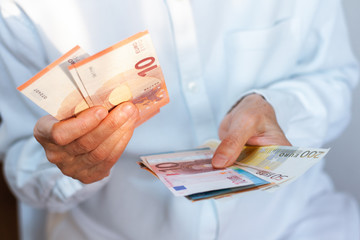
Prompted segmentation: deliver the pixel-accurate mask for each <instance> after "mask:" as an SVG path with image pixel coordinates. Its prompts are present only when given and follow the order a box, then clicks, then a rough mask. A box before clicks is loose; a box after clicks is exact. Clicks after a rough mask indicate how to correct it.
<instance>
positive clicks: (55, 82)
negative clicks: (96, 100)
mask: <svg viewBox="0 0 360 240" xmlns="http://www.w3.org/2000/svg"><path fill="white" fill-rule="evenodd" d="M88 56H89V55H88V54H87V53H86V52H85V51H84V50H82V49H81V48H80V47H79V46H76V47H74V48H73V49H71V50H70V51H69V52H67V53H65V54H64V55H63V56H61V57H60V58H59V59H57V60H55V61H54V62H53V63H51V64H50V65H48V66H47V67H46V68H44V69H43V70H41V71H40V72H39V73H38V74H36V75H35V76H34V77H32V78H31V79H30V80H29V81H27V82H26V83H24V84H23V85H21V86H20V87H18V90H19V91H21V92H22V93H23V94H24V95H25V96H27V97H28V98H29V99H30V100H32V101H33V102H34V103H36V104H37V105H38V106H39V107H41V108H42V109H44V110H45V111H47V112H48V113H50V114H51V115H53V116H54V117H55V118H57V119H58V120H62V119H66V118H69V117H72V116H74V115H75V114H78V113H79V112H81V111H83V110H85V109H87V108H89V105H88V104H87V102H86V101H85V99H84V97H83V96H82V94H81V92H80V90H79V88H78V86H77V83H76V82H75V80H74V79H73V77H72V76H71V74H70V73H69V70H68V66H70V65H71V64H74V63H75V62H77V61H80V60H82V59H85V58H87V57H88Z"/></svg>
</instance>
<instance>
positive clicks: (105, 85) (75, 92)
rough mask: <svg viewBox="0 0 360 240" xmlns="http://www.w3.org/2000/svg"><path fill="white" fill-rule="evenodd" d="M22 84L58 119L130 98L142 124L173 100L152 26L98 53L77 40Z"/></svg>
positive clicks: (24, 90) (110, 105)
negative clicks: (151, 35) (165, 79)
mask: <svg viewBox="0 0 360 240" xmlns="http://www.w3.org/2000/svg"><path fill="white" fill-rule="evenodd" d="M18 90H19V91H21V92H22V93H23V94H24V95H26V96H27V97H28V98H29V99H31V100H32V101H33V102H34V103H36V104H37V105H38V106H40V107H41V108H43V109H44V110H45V111H47V112H48V113H50V114H51V115H53V116H54V117H55V118H57V119H58V120H64V119H67V118H70V117H73V116H76V115H77V114H78V113H80V112H81V111H83V110H85V109H88V108H90V107H92V106H98V105H102V106H104V107H106V108H107V109H108V110H111V109H112V108H113V107H115V106H117V105H118V104H120V103H122V102H125V101H131V102H133V103H134V104H135V105H136V106H137V107H138V109H139V113H140V120H139V121H138V123H137V125H140V124H141V123H143V122H145V121H146V120H147V119H149V118H150V117H152V116H153V115H155V114H156V113H158V112H159V111H160V107H162V106H164V105H165V104H167V103H168V102H169V96H168V92H167V89H166V85H165V81H164V76H163V74H162V70H161V67H160V64H159V61H158V58H157V56H156V53H155V48H154V46H153V44H152V41H151V38H150V35H149V33H148V32H147V31H145V32H140V33H138V34H136V35H134V36H132V37H130V38H128V39H125V40H123V41H121V42H119V43H117V44H115V45H113V46H111V47H109V48H107V49H105V50H103V51H101V52H99V53H97V54H95V55H93V56H90V55H89V54H87V53H86V52H85V51H84V50H82V49H81V48H80V47H79V46H75V47H74V48H73V49H71V50H70V51H69V52H67V53H65V54H64V55H63V56H61V57H60V58H59V59H57V60H56V61H54V62H53V63H51V64H50V65H49V66H47V67H46V68H45V69H43V70H42V71H40V72H39V73H38V74H36V75H35V76H34V77H33V78H31V79H30V80H29V81H27V82H26V83H24V84H23V85H21V86H20V87H18Z"/></svg>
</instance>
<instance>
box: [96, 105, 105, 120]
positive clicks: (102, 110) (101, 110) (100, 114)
mask: <svg viewBox="0 0 360 240" xmlns="http://www.w3.org/2000/svg"><path fill="white" fill-rule="evenodd" d="M107 115H108V111H107V110H106V109H105V108H99V109H98V110H96V112H95V116H96V118H97V119H98V120H99V121H101V120H103V119H104V118H105V117H106V116H107Z"/></svg>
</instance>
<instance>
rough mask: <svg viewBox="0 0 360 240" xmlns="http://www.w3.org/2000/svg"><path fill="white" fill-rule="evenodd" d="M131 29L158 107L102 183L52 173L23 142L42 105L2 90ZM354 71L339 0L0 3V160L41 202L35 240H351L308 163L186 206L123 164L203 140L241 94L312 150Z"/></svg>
mask: <svg viewBox="0 0 360 240" xmlns="http://www.w3.org/2000/svg"><path fill="white" fill-rule="evenodd" d="M145 29H148V30H149V32H150V34H151V36H152V39H153V41H154V45H155V48H156V50H157V54H158V57H159V61H160V63H161V66H162V69H163V71H164V75H165V81H166V84H167V88H168V91H169V95H170V103H169V104H168V105H167V106H165V107H163V108H162V109H161V112H160V114H158V115H156V116H155V117H153V118H152V119H150V120H149V121H147V122H146V123H144V124H143V125H142V126H140V127H139V128H137V129H136V130H135V133H134V136H133V138H132V140H131V141H130V143H129V145H128V147H127V148H126V151H125V153H124V154H123V155H122V156H121V158H120V159H119V161H118V162H117V164H116V165H115V166H114V168H113V169H112V172H111V175H110V176H109V177H108V178H106V179H103V180H101V181H99V182H97V183H94V184H88V185H84V184H81V183H80V182H79V181H77V180H74V179H72V178H69V177H66V176H64V175H62V173H61V172H60V170H59V169H58V168H57V167H56V166H55V165H53V164H51V163H49V162H48V161H47V160H46V157H45V154H44V151H43V149H42V148H41V146H40V145H39V144H38V143H37V142H36V140H35V139H34V138H33V136H32V134H33V133H32V131H33V127H34V125H35V123H36V121H37V120H38V119H39V118H40V117H41V116H43V115H45V114H46V113H44V112H43V111H42V110H41V109H39V108H38V107H37V106H35V105H34V104H33V103H31V102H30V101H29V100H27V99H26V98H25V97H24V96H22V95H21V94H20V93H19V92H18V91H17V90H16V87H17V86H19V85H21V84H22V83H24V82H25V81H26V80H28V79H29V78H31V77H32V76H33V75H34V74H36V73H37V72H38V71H39V70H41V69H42V68H44V67H45V66H46V65H47V64H49V63H50V62H52V61H53V60H55V59H57V58H58V57H59V56H61V55H62V54H63V53H65V52H67V51H68V50H70V49H71V48H72V47H73V46H75V45H76V44H78V45H80V46H81V47H82V48H84V49H85V50H86V51H88V52H89V53H90V54H94V53H96V52H98V51H100V50H102V49H104V48H106V47H108V46H110V45H113V44H114V43H116V42H118V41H120V40H122V39H124V38H127V37H129V36H131V35H133V34H135V33H137V32H140V31H143V30H145ZM357 78H358V75H357V63H356V61H355V60H354V58H353V56H352V54H351V51H350V49H349V45H348V39H347V33H346V30H345V26H344V21H343V16H342V12H341V5H340V1H339V0H292V1H290V0H263V1H254V0H242V1H240V0H239V1H235V0H233V1H231V0H225V1H216V0H162V1H161V0H153V1H150V0H131V1H119V0H104V1H95V0H87V1H85V0H78V1H74V0H62V1H55V0H46V1H45V0H33V1H25V0H18V1H12V0H0V114H1V117H2V119H3V122H2V125H1V127H0V154H3V155H4V156H5V174H6V177H7V180H8V182H9V184H10V186H11V188H12V190H13V191H14V192H15V194H16V195H17V196H18V198H19V199H21V201H23V202H25V203H27V204H29V205H32V206H35V207H42V208H46V209H47V212H48V216H47V217H48V221H47V226H46V238H47V239H110V240H111V239H157V240H158V239H159V240H160V239H221V240H222V239H236V238H239V239H246V240H248V239H269V240H272V239H274V240H275V239H276V240H278V239H356V238H357V236H359V232H358V231H359V230H358V227H359V220H358V216H357V210H356V206H355V203H354V202H353V201H352V199H350V198H348V197H346V196H344V195H340V194H337V193H335V192H333V189H332V184H331V182H330V180H329V179H328V178H327V176H326V175H325V174H324V173H323V172H322V164H319V165H317V166H316V167H314V168H312V169H311V170H310V171H309V172H307V173H306V174H305V175H304V176H303V177H301V178H300V179H299V180H298V181H296V182H295V183H293V184H291V185H289V186H288V187H286V188H284V189H281V190H278V191H277V192H275V193H272V194H269V193H263V192H256V193H251V194H239V195H236V196H234V197H231V198H226V199H221V200H216V201H214V200H206V201H201V202H198V203H192V202H190V201H188V200H186V199H185V198H177V197H174V196H173V195H172V194H171V193H170V191H168V190H167V189H166V187H165V186H163V185H162V184H161V182H160V181H158V180H157V179H156V178H154V177H153V176H152V175H150V174H148V173H147V172H145V171H144V170H141V169H140V168H139V167H138V166H137V164H136V161H138V156H139V155H141V154H146V153H153V152H161V151H169V150H180V149H187V148H193V147H195V146H198V145H200V144H201V143H203V142H204V141H206V140H207V139H210V138H217V128H218V126H219V124H220V122H221V120H222V119H223V117H224V116H225V114H226V112H227V111H228V110H229V109H230V107H231V106H232V105H233V104H234V103H235V102H236V101H237V100H238V99H239V98H241V97H242V96H243V95H244V94H247V93H249V92H257V93H259V94H262V95H263V96H264V97H265V98H266V99H267V101H268V102H269V103H270V104H272V106H273V107H274V109H275V112H276V115H277V119H278V121H279V124H280V126H281V127H282V129H283V130H284V132H285V134H286V136H287V138H288V139H289V140H290V142H291V143H292V144H293V145H295V146H304V147H305V146H312V147H318V146H321V145H322V144H324V143H325V142H327V141H329V140H331V139H333V138H335V137H336V136H338V135H339V133H340V132H341V131H342V130H343V129H344V127H345V126H346V124H347V122H348V121H349V118H350V110H349V109H350V108H349V106H350V99H351V97H350V94H351V89H352V88H353V87H354V86H355V84H356V81H357ZM325 229H326V230H325Z"/></svg>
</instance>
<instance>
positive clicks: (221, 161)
mask: <svg viewBox="0 0 360 240" xmlns="http://www.w3.org/2000/svg"><path fill="white" fill-rule="evenodd" d="M243 127H244V126H243ZM244 133H245V134H244ZM250 133H251V131H249V129H247V131H244V130H243V129H242V128H241V127H240V126H237V128H230V129H229V131H228V132H227V134H226V136H224V138H223V139H222V141H221V143H220V145H219V146H218V148H217V149H216V151H215V153H214V156H213V159H212V165H213V167H214V168H225V167H228V166H231V165H232V164H233V163H234V162H235V161H236V159H237V158H238V156H239V155H240V153H241V151H242V149H243V147H244V145H245V144H246V142H247V140H248V139H249V137H250V136H249V134H250Z"/></svg>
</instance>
